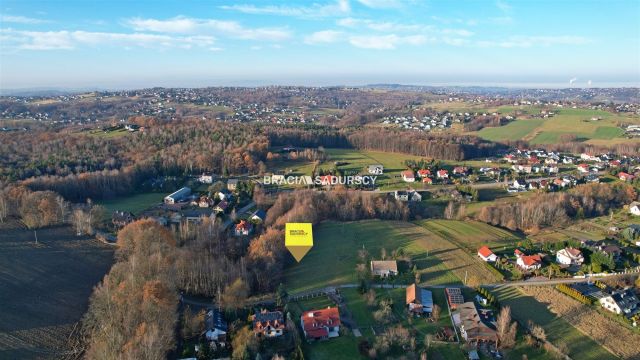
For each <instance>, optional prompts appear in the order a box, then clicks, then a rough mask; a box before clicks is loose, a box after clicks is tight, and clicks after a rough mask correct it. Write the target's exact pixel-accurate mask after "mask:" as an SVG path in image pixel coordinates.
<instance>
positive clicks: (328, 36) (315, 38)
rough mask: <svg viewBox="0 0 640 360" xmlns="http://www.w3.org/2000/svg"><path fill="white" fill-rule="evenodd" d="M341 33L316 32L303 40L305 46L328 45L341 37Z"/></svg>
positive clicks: (331, 31)
mask: <svg viewBox="0 0 640 360" xmlns="http://www.w3.org/2000/svg"><path fill="white" fill-rule="evenodd" d="M342 35H343V33H342V32H341V31H336V30H323V31H316V32H314V33H312V34H311V35H308V36H306V37H305V38H304V42H305V43H306V44H330V43H334V42H336V41H338V40H340V38H341V37H342Z"/></svg>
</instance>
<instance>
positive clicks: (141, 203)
mask: <svg viewBox="0 0 640 360" xmlns="http://www.w3.org/2000/svg"><path fill="white" fill-rule="evenodd" d="M163 198H164V194H162V193H142V194H135V195H129V196H119V197H117V198H114V199H108V200H101V201H98V202H97V203H98V204H99V205H102V206H104V207H105V208H106V210H107V214H108V215H109V216H111V213H112V212H114V211H116V210H118V211H130V212H132V213H133V214H134V215H138V214H140V212H142V211H144V210H146V209H148V208H149V207H151V206H153V205H156V204H159V203H161V202H162V199H163Z"/></svg>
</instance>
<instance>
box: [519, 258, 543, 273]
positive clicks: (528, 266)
mask: <svg viewBox="0 0 640 360" xmlns="http://www.w3.org/2000/svg"><path fill="white" fill-rule="evenodd" d="M517 264H518V266H520V267H521V268H522V269H524V270H536V269H540V268H541V267H542V258H541V257H540V255H521V256H519V257H518V261H517Z"/></svg>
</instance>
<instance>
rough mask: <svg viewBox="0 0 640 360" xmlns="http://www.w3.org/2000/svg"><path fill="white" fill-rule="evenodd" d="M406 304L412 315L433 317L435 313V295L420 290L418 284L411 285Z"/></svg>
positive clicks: (407, 291)
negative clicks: (432, 314)
mask: <svg viewBox="0 0 640 360" xmlns="http://www.w3.org/2000/svg"><path fill="white" fill-rule="evenodd" d="M405 304H406V305H407V307H408V308H409V312H410V313H411V314H415V315H419V316H420V315H426V316H431V313H432V312H433V294H432V293H431V291H429V290H426V289H423V288H420V287H418V286H417V285H416V284H413V285H410V286H408V287H407V289H406V293H405Z"/></svg>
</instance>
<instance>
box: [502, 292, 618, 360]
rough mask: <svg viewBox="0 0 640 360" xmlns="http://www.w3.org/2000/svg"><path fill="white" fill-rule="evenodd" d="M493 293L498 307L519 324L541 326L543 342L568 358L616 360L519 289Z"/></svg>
mask: <svg viewBox="0 0 640 360" xmlns="http://www.w3.org/2000/svg"><path fill="white" fill-rule="evenodd" d="M494 293H495V294H496V295H497V297H498V300H499V301H500V304H501V305H508V306H510V307H511V313H512V316H513V318H514V319H516V320H518V321H519V322H520V323H521V324H526V323H527V322H528V321H529V320H532V321H533V322H535V323H536V324H538V325H541V326H542V327H543V328H544V329H545V331H546V334H547V339H548V340H549V341H550V342H552V343H553V344H554V345H556V346H559V347H564V348H566V349H567V350H568V352H569V356H571V357H572V358H574V359H584V360H591V359H592V360H600V359H615V358H616V357H615V356H613V355H612V354H611V353H609V352H608V351H607V350H606V349H604V348H603V347H601V346H600V345H599V344H598V343H597V342H595V341H594V340H593V339H591V338H590V337H588V336H586V335H584V334H582V333H581V332H580V331H578V330H577V329H576V328H575V327H573V326H572V325H571V324H569V323H568V322H567V321H565V320H564V319H562V318H559V317H558V316H556V315H555V314H553V313H552V312H551V311H549V309H548V308H547V306H546V305H545V304H543V303H540V302H538V301H536V300H535V299H534V298H533V297H532V296H527V295H525V294H524V293H522V292H521V291H520V290H519V289H517V288H514V287H509V288H499V289H497V290H495V291H494Z"/></svg>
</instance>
